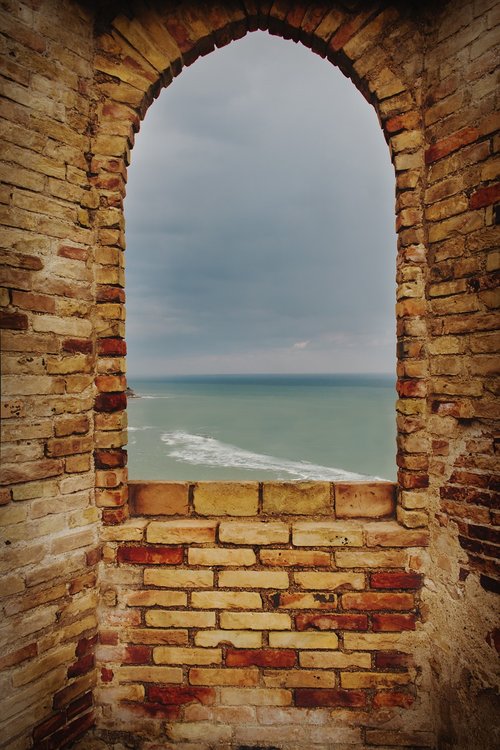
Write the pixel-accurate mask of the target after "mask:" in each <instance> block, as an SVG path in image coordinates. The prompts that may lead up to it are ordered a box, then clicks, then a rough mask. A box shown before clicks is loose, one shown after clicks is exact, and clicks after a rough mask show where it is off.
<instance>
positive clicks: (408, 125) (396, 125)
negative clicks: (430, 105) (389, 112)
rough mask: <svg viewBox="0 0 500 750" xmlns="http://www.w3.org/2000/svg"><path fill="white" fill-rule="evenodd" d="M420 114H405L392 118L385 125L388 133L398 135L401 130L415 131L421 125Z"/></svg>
mask: <svg viewBox="0 0 500 750" xmlns="http://www.w3.org/2000/svg"><path fill="white" fill-rule="evenodd" d="M419 122H420V120H419V115H418V112H405V113H404V114H402V115H395V116H394V117H390V118H389V119H388V120H387V121H386V123H385V130H386V131H387V132H388V133H397V132H399V131H400V130H413V129H414V128H416V127H417V126H418V124H419Z"/></svg>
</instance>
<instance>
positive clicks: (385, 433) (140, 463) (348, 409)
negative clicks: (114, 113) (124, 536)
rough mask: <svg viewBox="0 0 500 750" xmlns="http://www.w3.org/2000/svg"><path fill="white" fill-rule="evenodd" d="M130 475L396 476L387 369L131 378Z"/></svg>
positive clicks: (391, 388) (391, 392)
mask: <svg viewBox="0 0 500 750" xmlns="http://www.w3.org/2000/svg"><path fill="white" fill-rule="evenodd" d="M129 385H130V386H131V387H132V389H133V390H134V391H135V393H137V394H138V395H139V396H141V398H131V399H129V404H128V414H129V446H128V451H129V475H130V478H131V479H150V480H152V479H169V480H187V479H189V480H203V479H212V480H215V479H222V480H224V479H226V480H227V479H235V480H245V479H262V480H264V479H284V480H300V479H304V480H306V479H314V480H328V481H335V480H338V481H341V480H349V479H362V478H365V477H379V478H384V479H394V478H395V475H396V466H395V452H396V426H395V419H396V417H395V409H394V402H395V398H396V395H395V384H394V379H393V378H392V377H390V376H382V375H374V376H367V375H352V376H351V375H300V376H298V375H287V376H277V375H249V376H205V377H186V378H175V379H169V380H161V381H160V380H148V381H145V380H134V379H130V380H129Z"/></svg>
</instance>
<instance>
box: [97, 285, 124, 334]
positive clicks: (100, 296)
mask: <svg viewBox="0 0 500 750" xmlns="http://www.w3.org/2000/svg"><path fill="white" fill-rule="evenodd" d="M97 301H98V302H125V290H124V289H122V288H121V287H119V286H102V285H101V286H99V287H98V289H97ZM103 340H104V341H108V340H109V339H103Z"/></svg>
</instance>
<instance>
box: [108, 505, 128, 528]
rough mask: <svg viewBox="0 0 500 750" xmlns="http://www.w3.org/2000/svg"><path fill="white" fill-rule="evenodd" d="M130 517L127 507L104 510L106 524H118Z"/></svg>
mask: <svg viewBox="0 0 500 750" xmlns="http://www.w3.org/2000/svg"><path fill="white" fill-rule="evenodd" d="M128 517H129V513H128V508H127V507H124V508H116V509H113V510H109V509H108V508H106V509H104V510H103V512H102V522H103V524H104V525H105V526H117V525H118V524H120V523H123V522H124V521H126V520H127V518H128Z"/></svg>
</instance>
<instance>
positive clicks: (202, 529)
mask: <svg viewBox="0 0 500 750" xmlns="http://www.w3.org/2000/svg"><path fill="white" fill-rule="evenodd" d="M216 529H217V522H216V521H204V520H198V519H184V518H183V519H179V520H178V521H152V522H151V523H150V524H149V526H148V527H147V530H146V539H147V540H148V542H153V543H160V544H206V543H207V542H208V543H210V542H212V543H213V542H215V531H216Z"/></svg>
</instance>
